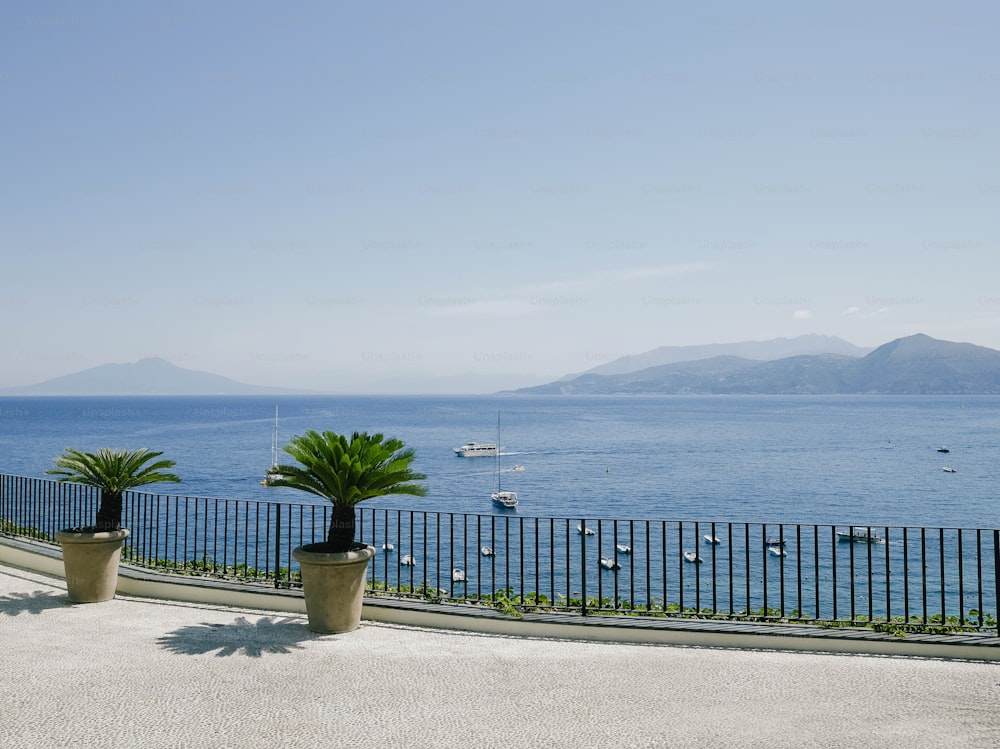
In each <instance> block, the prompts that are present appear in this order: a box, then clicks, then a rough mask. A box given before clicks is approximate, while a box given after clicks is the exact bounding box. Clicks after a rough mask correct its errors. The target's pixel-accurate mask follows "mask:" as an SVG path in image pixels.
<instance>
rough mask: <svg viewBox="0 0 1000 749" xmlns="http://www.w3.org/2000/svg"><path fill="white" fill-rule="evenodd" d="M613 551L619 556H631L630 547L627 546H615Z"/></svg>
mask: <svg viewBox="0 0 1000 749" xmlns="http://www.w3.org/2000/svg"><path fill="white" fill-rule="evenodd" d="M615 550H616V551H617V552H618V553H619V554H631V553H632V547H631V546H629V545H628V544H615Z"/></svg>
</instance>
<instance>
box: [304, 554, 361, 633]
mask: <svg viewBox="0 0 1000 749" xmlns="http://www.w3.org/2000/svg"><path fill="white" fill-rule="evenodd" d="M317 548H320V549H322V548H323V544H306V545H305V546H298V547H296V548H295V549H293V550H292V556H293V557H294V558H295V561H297V562H298V563H299V567H300V568H301V569H302V592H303V593H304V594H305V598H306V614H308V616H309V629H310V630H312V631H313V632H319V633H321V634H335V633H339V632H350V631H351V630H352V629H356V628H357V626H358V625H359V624H360V623H361V604H362V600H363V598H364V592H365V576H366V575H367V572H368V560H370V559H371V558H372V557H373V556H375V547H374V546H363V547H360V548H357V549H354V550H352V551H344V552H338V553H330V552H324V551H316V549H317Z"/></svg>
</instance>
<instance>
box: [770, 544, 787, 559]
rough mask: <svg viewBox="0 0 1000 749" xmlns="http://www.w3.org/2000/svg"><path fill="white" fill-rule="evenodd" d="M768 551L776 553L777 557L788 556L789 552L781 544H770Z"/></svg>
mask: <svg viewBox="0 0 1000 749" xmlns="http://www.w3.org/2000/svg"><path fill="white" fill-rule="evenodd" d="M767 551H768V553H770V554H774V556H776V557H787V556H788V552H787V551H785V550H784V549H782V548H781V547H780V546H768V547H767Z"/></svg>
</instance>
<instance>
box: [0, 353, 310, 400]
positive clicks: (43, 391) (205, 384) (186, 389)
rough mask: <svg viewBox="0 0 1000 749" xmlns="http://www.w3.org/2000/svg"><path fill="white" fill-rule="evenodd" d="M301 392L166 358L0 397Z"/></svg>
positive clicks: (103, 367) (89, 373) (11, 391)
mask: <svg viewBox="0 0 1000 749" xmlns="http://www.w3.org/2000/svg"><path fill="white" fill-rule="evenodd" d="M297 392H301V391H296V390H289V389H286V388H273V387H261V386H258V385H247V384H246V383H243V382H237V381H236V380H231V379H230V378H228V377H223V376H222V375H217V374H211V373H209V372H199V371H197V370H194V369H184V368H182V367H178V366H176V365H174V364H171V363H170V362H168V361H166V360H165V359H159V358H152V359H140V360H139V361H137V362H132V363H129V364H101V365H100V366H97V367H91V368H90V369H85V370H83V371H81V372H75V373H73V374H68V375H63V376H62V377H55V378H53V379H51V380H45V381H44V382H39V383H37V384H35V385H25V386H22V387H13V388H4V389H2V390H0V395H282V394H286V395H287V394H293V393H297Z"/></svg>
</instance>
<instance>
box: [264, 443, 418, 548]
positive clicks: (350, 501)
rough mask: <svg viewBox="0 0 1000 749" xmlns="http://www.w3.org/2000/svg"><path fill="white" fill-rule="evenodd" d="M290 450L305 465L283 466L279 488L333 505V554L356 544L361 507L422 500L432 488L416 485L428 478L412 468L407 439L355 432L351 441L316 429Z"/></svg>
mask: <svg viewBox="0 0 1000 749" xmlns="http://www.w3.org/2000/svg"><path fill="white" fill-rule="evenodd" d="M284 451H285V452H286V453H288V454H289V455H291V456H292V457H293V458H295V460H297V461H298V462H299V464H300V465H297V466H296V465H280V466H278V467H277V468H275V469H273V472H274V474H277V476H276V477H275V479H274V480H273V484H272V485H273V486H290V487H292V488H293V489H300V490H302V491H305V492H309V493H310V494H315V495H316V496H318V497H323V498H324V499H328V500H330V502H332V503H333V516H332V518H331V519H330V527H329V529H328V530H327V535H326V544H325V546H326V548H325V551H328V552H344V551H350V549H351V548H352V546H353V545H354V529H355V511H354V506H355V505H356V504H358V503H359V502H363V501H364V500H366V499H372V498H374V497H384V496H387V495H389V494H409V495H411V496H415V497H422V496H424V495H425V494H427V488H426V487H425V486H423V485H421V484H416V483H412V482H415V481H423V480H424V479H426V478H427V476H425V475H424V474H422V473H415V472H413V471H412V470H411V469H410V465H411V464H412V463H413V459H414V453H413V450H412V449H405V450H404V449H403V442H402V441H401V440H398V439H395V438H392V437H390V438H389V439H386V438H384V437H383V436H382V435H381V434H372V435H369V434H368V433H366V432H355V433H354V434H352V435H351V437H350V439H348V438H347V437H346V436H345V435H342V434H336V433H335V432H330V431H327V432H323V433H322V434H320V433H319V432H316V431H314V430H311V429H310V430H309V431H307V432H306V433H305V434H304V435H301V436H295V437H293V438H292V439H291V440H290V441H289V443H288V444H287V445H286V446H285V448H284Z"/></svg>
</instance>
